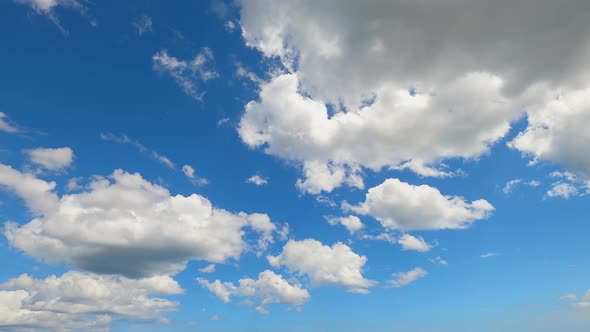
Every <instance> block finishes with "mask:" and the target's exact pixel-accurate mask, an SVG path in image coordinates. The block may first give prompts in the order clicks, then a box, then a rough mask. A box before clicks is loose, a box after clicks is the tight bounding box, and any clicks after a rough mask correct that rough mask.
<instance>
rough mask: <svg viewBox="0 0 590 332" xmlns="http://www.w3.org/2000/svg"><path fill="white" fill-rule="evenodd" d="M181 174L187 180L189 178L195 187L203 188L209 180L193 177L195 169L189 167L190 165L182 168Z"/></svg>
mask: <svg viewBox="0 0 590 332" xmlns="http://www.w3.org/2000/svg"><path fill="white" fill-rule="evenodd" d="M182 173H184V175H186V177H187V178H189V180H190V181H191V182H192V183H193V184H194V185H197V186H204V185H206V184H208V183H209V180H207V179H205V178H202V177H199V176H196V175H195V169H194V168H193V167H192V166H190V165H184V166H182Z"/></svg>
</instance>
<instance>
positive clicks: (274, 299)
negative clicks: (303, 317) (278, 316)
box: [197, 270, 310, 314]
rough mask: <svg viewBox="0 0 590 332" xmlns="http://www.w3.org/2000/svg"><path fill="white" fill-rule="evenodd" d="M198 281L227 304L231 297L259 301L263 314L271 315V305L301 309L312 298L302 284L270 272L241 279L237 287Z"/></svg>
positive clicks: (216, 281)
mask: <svg viewBox="0 0 590 332" xmlns="http://www.w3.org/2000/svg"><path fill="white" fill-rule="evenodd" d="M197 281H198V282H199V284H201V286H203V287H205V288H207V289H208V290H209V291H211V292H212V293H213V294H215V295H216V296H217V297H218V298H220V299H221V300H222V301H224V302H226V303H227V302H230V301H231V296H240V297H247V298H248V299H255V300H257V301H258V305H257V306H256V311H257V312H259V313H262V314H268V313H270V312H269V311H268V309H267V308H266V306H267V305H269V304H288V305H292V306H295V307H300V306H302V305H303V304H304V303H305V302H307V300H309V298H310V295H309V293H308V292H307V290H305V289H303V288H302V287H301V285H300V284H294V285H292V284H290V283H289V282H288V281H287V280H285V279H284V278H283V276H281V275H278V274H276V273H274V272H272V271H270V270H266V271H263V272H260V274H259V275H258V279H250V278H244V279H240V280H239V281H238V285H237V286H236V285H234V284H233V283H231V282H221V281H219V280H215V281H214V282H209V281H207V280H206V279H203V278H198V279H197Z"/></svg>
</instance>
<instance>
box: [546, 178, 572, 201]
mask: <svg viewBox="0 0 590 332" xmlns="http://www.w3.org/2000/svg"><path fill="white" fill-rule="evenodd" d="M578 193H579V191H578V188H577V187H576V186H574V185H573V184H571V183H566V182H558V183H554V184H553V187H552V188H551V189H549V190H548V191H547V196H549V197H562V198H565V199H569V198H571V197H573V196H577V195H578Z"/></svg>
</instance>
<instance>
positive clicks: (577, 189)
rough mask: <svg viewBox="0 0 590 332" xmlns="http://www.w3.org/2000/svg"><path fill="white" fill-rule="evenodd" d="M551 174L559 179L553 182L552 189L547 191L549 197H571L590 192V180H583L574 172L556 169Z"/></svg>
mask: <svg viewBox="0 0 590 332" xmlns="http://www.w3.org/2000/svg"><path fill="white" fill-rule="evenodd" d="M549 176H551V177H552V178H555V179H558V180H557V181H556V182H553V184H552V187H551V189H549V190H548V191H547V197H551V198H554V197H561V198H565V199H569V198H571V197H575V196H583V195H587V194H588V193H589V192H590V181H581V180H580V179H579V178H578V177H577V176H576V175H575V174H574V173H572V172H568V171H565V172H559V171H555V172H552V173H551V174H549Z"/></svg>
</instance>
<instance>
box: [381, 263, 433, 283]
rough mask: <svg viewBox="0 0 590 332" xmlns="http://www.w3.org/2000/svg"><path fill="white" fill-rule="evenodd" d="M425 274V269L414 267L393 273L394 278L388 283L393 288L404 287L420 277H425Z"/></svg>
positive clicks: (426, 273)
mask: <svg viewBox="0 0 590 332" xmlns="http://www.w3.org/2000/svg"><path fill="white" fill-rule="evenodd" d="M426 275H428V272H426V270H424V269H422V268H421V267H416V268H414V269H413V270H410V271H408V272H399V273H394V274H393V277H394V279H393V280H390V281H389V285H390V286H391V287H393V288H400V287H404V286H407V285H409V284H411V283H412V282H414V281H416V280H418V279H420V278H423V277H426Z"/></svg>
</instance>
